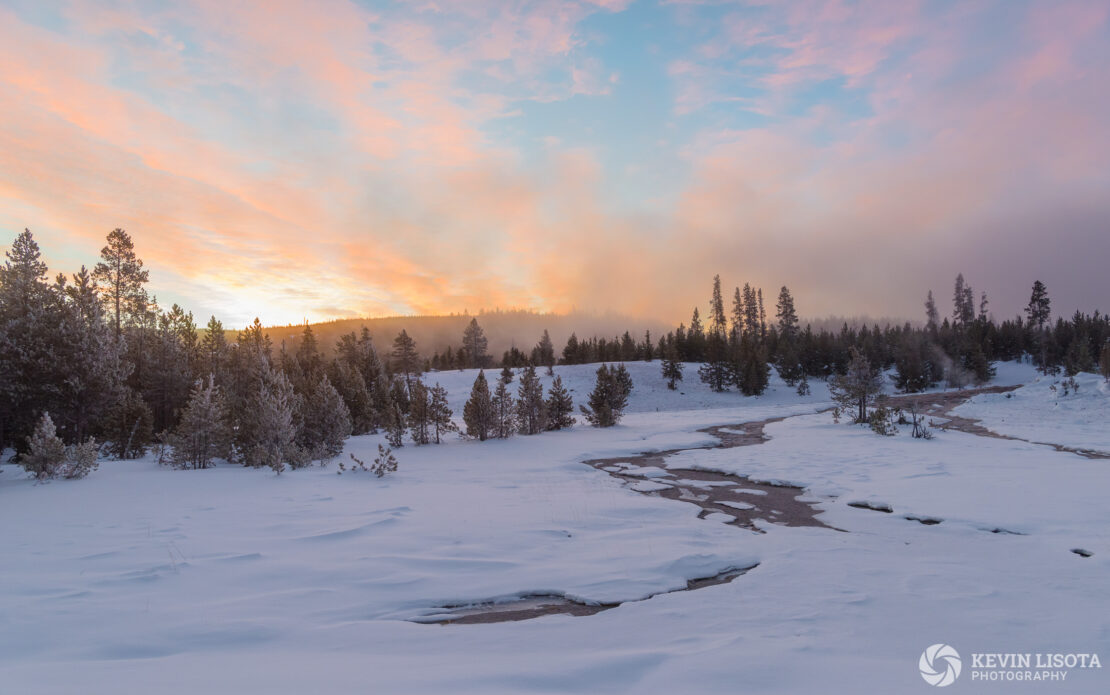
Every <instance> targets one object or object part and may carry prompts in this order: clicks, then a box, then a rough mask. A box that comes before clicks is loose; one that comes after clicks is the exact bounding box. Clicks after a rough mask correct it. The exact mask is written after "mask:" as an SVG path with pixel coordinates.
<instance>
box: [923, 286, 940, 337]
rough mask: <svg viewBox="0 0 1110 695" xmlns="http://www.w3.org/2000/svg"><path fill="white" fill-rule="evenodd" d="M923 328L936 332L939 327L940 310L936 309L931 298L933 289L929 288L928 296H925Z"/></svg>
mask: <svg viewBox="0 0 1110 695" xmlns="http://www.w3.org/2000/svg"><path fill="white" fill-rule="evenodd" d="M925 328H926V329H927V330H929V331H930V332H932V333H936V331H937V329H938V328H940V312H938V311H937V303H936V301H935V300H934V299H933V291H932V290H929V294H928V296H926V298H925Z"/></svg>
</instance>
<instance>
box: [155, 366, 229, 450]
mask: <svg viewBox="0 0 1110 695" xmlns="http://www.w3.org/2000/svg"><path fill="white" fill-rule="evenodd" d="M231 435H232V431H231V427H230V426H229V424H228V419H227V407H226V404H225V403H224V398H223V394H222V393H221V392H220V387H219V386H217V385H216V380H215V377H213V376H212V375H209V376H208V378H207V379H206V380H205V379H198V380H197V382H196V384H195V385H194V387H193V392H192V394H191V395H190V397H189V403H188V405H186V406H185V410H184V412H182V414H181V420H180V421H179V422H178V424H177V429H175V430H174V431H173V433H172V434H171V435H170V437H169V441H168V443H169V445H170V447H171V452H170V456H169V463H170V465H171V466H173V467H174V468H179V469H184V468H191V469H194V470H196V469H201V468H208V467H209V466H211V465H212V461H213V459H221V458H222V459H228V458H230V457H231Z"/></svg>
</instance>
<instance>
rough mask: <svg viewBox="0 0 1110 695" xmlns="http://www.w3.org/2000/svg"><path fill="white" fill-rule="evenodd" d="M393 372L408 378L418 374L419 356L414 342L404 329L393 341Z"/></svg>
mask: <svg viewBox="0 0 1110 695" xmlns="http://www.w3.org/2000/svg"><path fill="white" fill-rule="evenodd" d="M393 371H394V372H396V373H399V374H404V375H405V380H406V381H407V380H408V379H409V377H410V376H412V375H414V374H419V373H420V355H419V353H417V352H416V341H415V340H413V339H412V338H410V337H409V334H408V333H407V332H405V330H404V329H402V330H401V332H400V333H398V334H397V337H396V338H394V339H393Z"/></svg>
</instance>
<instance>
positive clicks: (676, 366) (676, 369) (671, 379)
mask: <svg viewBox="0 0 1110 695" xmlns="http://www.w3.org/2000/svg"><path fill="white" fill-rule="evenodd" d="M663 355H664V356H663V378H664V379H666V380H667V388H669V389H670V390H672V391H674V390H675V389H676V388H678V386H677V383H676V382H679V381H682V362H680V361H679V359H678V350H677V349H676V348H675V347H674V345H668V346H667V350H666V352H664V353H663Z"/></svg>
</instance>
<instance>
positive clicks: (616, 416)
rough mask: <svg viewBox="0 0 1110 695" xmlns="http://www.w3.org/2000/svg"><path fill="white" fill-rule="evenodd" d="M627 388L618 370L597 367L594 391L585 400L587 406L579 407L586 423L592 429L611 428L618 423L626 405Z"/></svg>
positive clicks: (606, 366) (604, 366)
mask: <svg viewBox="0 0 1110 695" xmlns="http://www.w3.org/2000/svg"><path fill="white" fill-rule="evenodd" d="M626 374H627V372H626ZM627 388H628V387H627V384H626V383H624V382H623V380H622V378H621V377H620V376H618V370H616V369H610V368H609V367H608V365H605V364H603V365H601V366H600V367H598V369H597V380H596V382H595V384H594V390H593V391H591V392H590V396H589V398H588V400H587V402H588V403H589V405H588V406H586V405H582V406H579V409H580V410H581V411H582V414H583V415H585V416H586V421H587V422H589V423H590V424H591V425H593V426H594V427H612V426H613V425H616V424H617V423H619V422H620V420H621V416H622V415H623V414H624V409H625V407H626V406H627V405H628V394H629V391H628V390H627Z"/></svg>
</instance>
